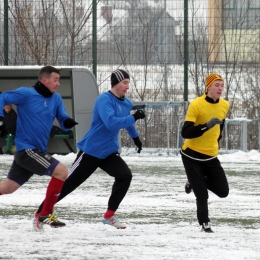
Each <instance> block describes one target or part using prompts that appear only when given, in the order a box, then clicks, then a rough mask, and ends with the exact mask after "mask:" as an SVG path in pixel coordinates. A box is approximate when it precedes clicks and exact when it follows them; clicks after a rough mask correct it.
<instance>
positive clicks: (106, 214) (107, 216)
mask: <svg viewBox="0 0 260 260" xmlns="http://www.w3.org/2000/svg"><path fill="white" fill-rule="evenodd" d="M114 215H115V211H113V210H110V209H108V210H107V212H106V213H105V214H104V219H109V218H112V217H113V216H114Z"/></svg>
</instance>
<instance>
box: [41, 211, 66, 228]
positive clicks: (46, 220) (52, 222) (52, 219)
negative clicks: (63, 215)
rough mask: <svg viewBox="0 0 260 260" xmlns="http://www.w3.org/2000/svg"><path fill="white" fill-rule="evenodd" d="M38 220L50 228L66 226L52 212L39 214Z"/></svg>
mask: <svg viewBox="0 0 260 260" xmlns="http://www.w3.org/2000/svg"><path fill="white" fill-rule="evenodd" d="M38 220H39V222H40V223H41V224H47V225H49V226H51V227H52V228H60V227H64V226H66V224H65V223H63V222H61V221H59V220H58V219H57V217H56V216H55V215H54V214H49V215H47V216H39V218H38Z"/></svg>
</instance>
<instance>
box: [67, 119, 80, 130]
mask: <svg viewBox="0 0 260 260" xmlns="http://www.w3.org/2000/svg"><path fill="white" fill-rule="evenodd" d="M77 124H78V123H77V122H75V121H74V119H72V118H67V119H66V120H64V121H63V125H64V127H65V128H72V127H73V126H75V125H77Z"/></svg>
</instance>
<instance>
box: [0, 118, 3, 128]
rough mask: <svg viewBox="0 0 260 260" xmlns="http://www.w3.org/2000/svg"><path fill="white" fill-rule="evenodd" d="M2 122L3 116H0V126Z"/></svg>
mask: <svg viewBox="0 0 260 260" xmlns="http://www.w3.org/2000/svg"><path fill="white" fill-rule="evenodd" d="M3 122H4V117H3V116H0V126H1V125H3Z"/></svg>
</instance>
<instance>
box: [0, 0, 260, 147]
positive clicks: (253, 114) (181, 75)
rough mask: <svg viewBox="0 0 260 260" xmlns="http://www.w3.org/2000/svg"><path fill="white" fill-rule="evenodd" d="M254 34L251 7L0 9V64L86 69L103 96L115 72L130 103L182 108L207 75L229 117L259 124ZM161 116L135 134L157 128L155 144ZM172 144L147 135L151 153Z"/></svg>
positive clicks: (38, 4)
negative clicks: (220, 83)
mask: <svg viewBox="0 0 260 260" xmlns="http://www.w3.org/2000/svg"><path fill="white" fill-rule="evenodd" d="M259 35H260V1H259V0H237V1H230V0H202V1H201V0H191V1H188V0H142V1H137V0H124V1H119V0H114V1H113V0H111V1H110V0H103V1H98V0H97V1H96V0H84V1H83V0H3V1H1V2H0V50H1V51H0V65H9V66H10V65H12V66H15V65H47V64H48V65H54V66H66V65H68V66H85V67H87V68H88V69H90V70H92V71H93V73H94V74H95V76H96V80H97V84H98V87H99V91H100V93H101V92H103V91H107V90H108V89H110V82H109V76H110V73H111V72H112V71H113V70H115V69H116V68H123V69H125V70H127V71H128V72H129V73H130V75H131V88H130V90H129V93H128V95H129V97H130V98H131V99H132V100H133V101H136V102H137V101H142V102H152V101H154V102H182V101H191V100H192V99H193V98H195V97H196V96H199V95H201V94H202V93H203V92H204V91H205V77H206V75H207V74H208V73H209V72H212V71H214V72H217V73H219V74H221V75H222V77H223V78H224V79H225V93H224V98H225V99H227V100H229V102H230V105H231V106H230V107H231V108H230V112H229V115H228V117H229V118H230V119H232V118H237V117H244V118H250V119H252V120H258V117H259V109H260V102H259V100H260V89H259V83H260V73H259V72H260V66H259V62H260V54H259V53H260V36H259ZM86 85H87V82H86ZM147 109H148V108H147ZM164 109H166V108H165V107H164V108H162V107H160V108H159V107H158V108H156V109H154V110H153V112H152V111H149V110H147V111H146V112H147V113H148V114H153V117H154V119H153V120H152V121H154V122H153V123H151V129H149V127H148V125H146V124H145V125H144V126H143V129H141V131H144V132H145V133H148V132H149V131H150V132H151V131H156V130H155V129H157V130H158V133H157V135H158V136H159V135H161V136H162V135H163V133H165V131H166V129H165V125H167V123H166V120H168V117H167V116H166V115H165V114H166V112H162V111H163V110H164ZM175 109H176V108H174V109H173V110H175ZM165 111H166V110H165ZM167 111H170V108H167ZM167 113H168V112H167ZM169 114H174V111H170V112H169ZM155 120H160V123H158V126H157V128H154V127H153V124H156V123H157V122H156V121H155ZM170 120H176V118H172V117H170ZM158 122H159V121H158ZM177 122H178V120H177ZM146 123H147V122H146ZM172 124H173V125H175V121H173V122H172ZM230 128H235V126H230ZM172 131H173V132H175V133H176V130H175V129H174V130H172ZM252 136H255V135H254V134H252ZM145 138H146V140H147V138H149V136H146V137H145ZM254 138H255V139H256V137H254ZM175 139H176V136H175V137H174V134H172V135H171V136H170V140H167V141H163V142H162V141H159V137H154V138H153V145H155V146H157V145H158V146H159V145H162V144H164V145H165V147H167V145H168V143H170V145H174V142H176V140H175ZM248 140H249V139H248ZM256 142H257V141H256ZM149 145H150V144H149ZM250 147H251V146H250ZM252 147H253V146H252Z"/></svg>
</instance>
